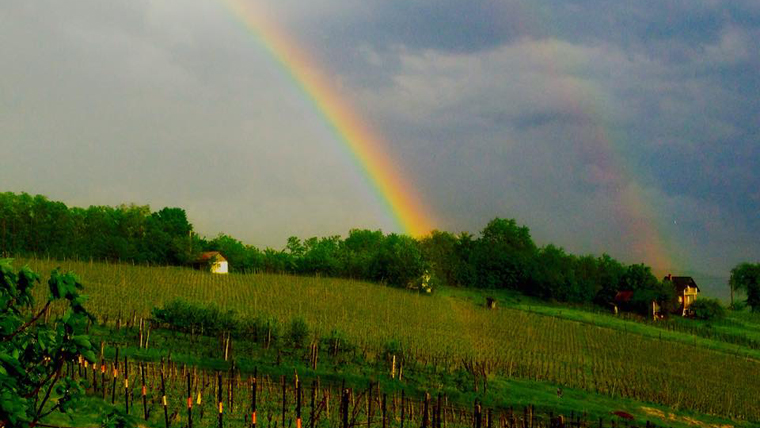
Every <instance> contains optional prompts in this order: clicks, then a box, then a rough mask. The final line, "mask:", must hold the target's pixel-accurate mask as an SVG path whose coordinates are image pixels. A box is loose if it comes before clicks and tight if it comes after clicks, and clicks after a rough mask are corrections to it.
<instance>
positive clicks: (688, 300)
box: [663, 274, 699, 316]
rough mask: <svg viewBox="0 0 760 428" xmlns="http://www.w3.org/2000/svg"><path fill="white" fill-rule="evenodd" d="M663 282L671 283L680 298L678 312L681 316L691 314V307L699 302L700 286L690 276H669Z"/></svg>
mask: <svg viewBox="0 0 760 428" xmlns="http://www.w3.org/2000/svg"><path fill="white" fill-rule="evenodd" d="M663 281H670V282H671V283H672V284H673V288H674V291H675V292H676V296H677V297H678V305H679V307H678V312H679V313H680V314H681V316H687V315H690V314H691V310H690V309H689V306H691V304H692V303H694V301H695V300H697V295H699V286H697V283H696V282H694V278H692V277H690V276H673V275H670V274H668V276H666V277H665V278H664V279H663Z"/></svg>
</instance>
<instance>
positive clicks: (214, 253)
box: [196, 251, 227, 263]
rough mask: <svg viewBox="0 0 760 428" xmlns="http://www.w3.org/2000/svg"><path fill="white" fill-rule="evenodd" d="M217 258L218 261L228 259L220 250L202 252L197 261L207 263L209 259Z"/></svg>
mask: <svg viewBox="0 0 760 428" xmlns="http://www.w3.org/2000/svg"><path fill="white" fill-rule="evenodd" d="M212 259H216V261H218V262H226V261H227V259H225V258H224V256H222V253H220V252H219V251H206V252H205V253H201V255H200V256H198V260H196V262H198V263H205V262H207V261H209V260H212Z"/></svg>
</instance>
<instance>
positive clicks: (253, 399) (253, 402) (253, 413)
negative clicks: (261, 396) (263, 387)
mask: <svg viewBox="0 0 760 428" xmlns="http://www.w3.org/2000/svg"><path fill="white" fill-rule="evenodd" d="M257 371H258V369H256V368H254V369H253V379H252V380H251V428H256V389H257V385H256V374H257V373H256V372H257Z"/></svg>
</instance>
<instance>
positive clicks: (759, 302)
mask: <svg viewBox="0 0 760 428" xmlns="http://www.w3.org/2000/svg"><path fill="white" fill-rule="evenodd" d="M729 285H730V286H731V290H732V291H733V290H740V291H744V293H745V294H746V295H747V305H749V307H750V308H752V312H760V263H754V264H753V263H740V264H738V265H736V266H735V267H734V268H733V269H731V278H730V279H729Z"/></svg>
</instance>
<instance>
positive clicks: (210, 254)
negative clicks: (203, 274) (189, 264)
mask: <svg viewBox="0 0 760 428" xmlns="http://www.w3.org/2000/svg"><path fill="white" fill-rule="evenodd" d="M193 267H194V268H196V269H204V270H205V269H208V271H209V272H211V273H229V265H228V264H227V259H225V258H224V256H222V253H220V252H219V251H207V252H205V253H201V255H200V257H198V259H197V260H196V261H195V262H194V263H193Z"/></svg>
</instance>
